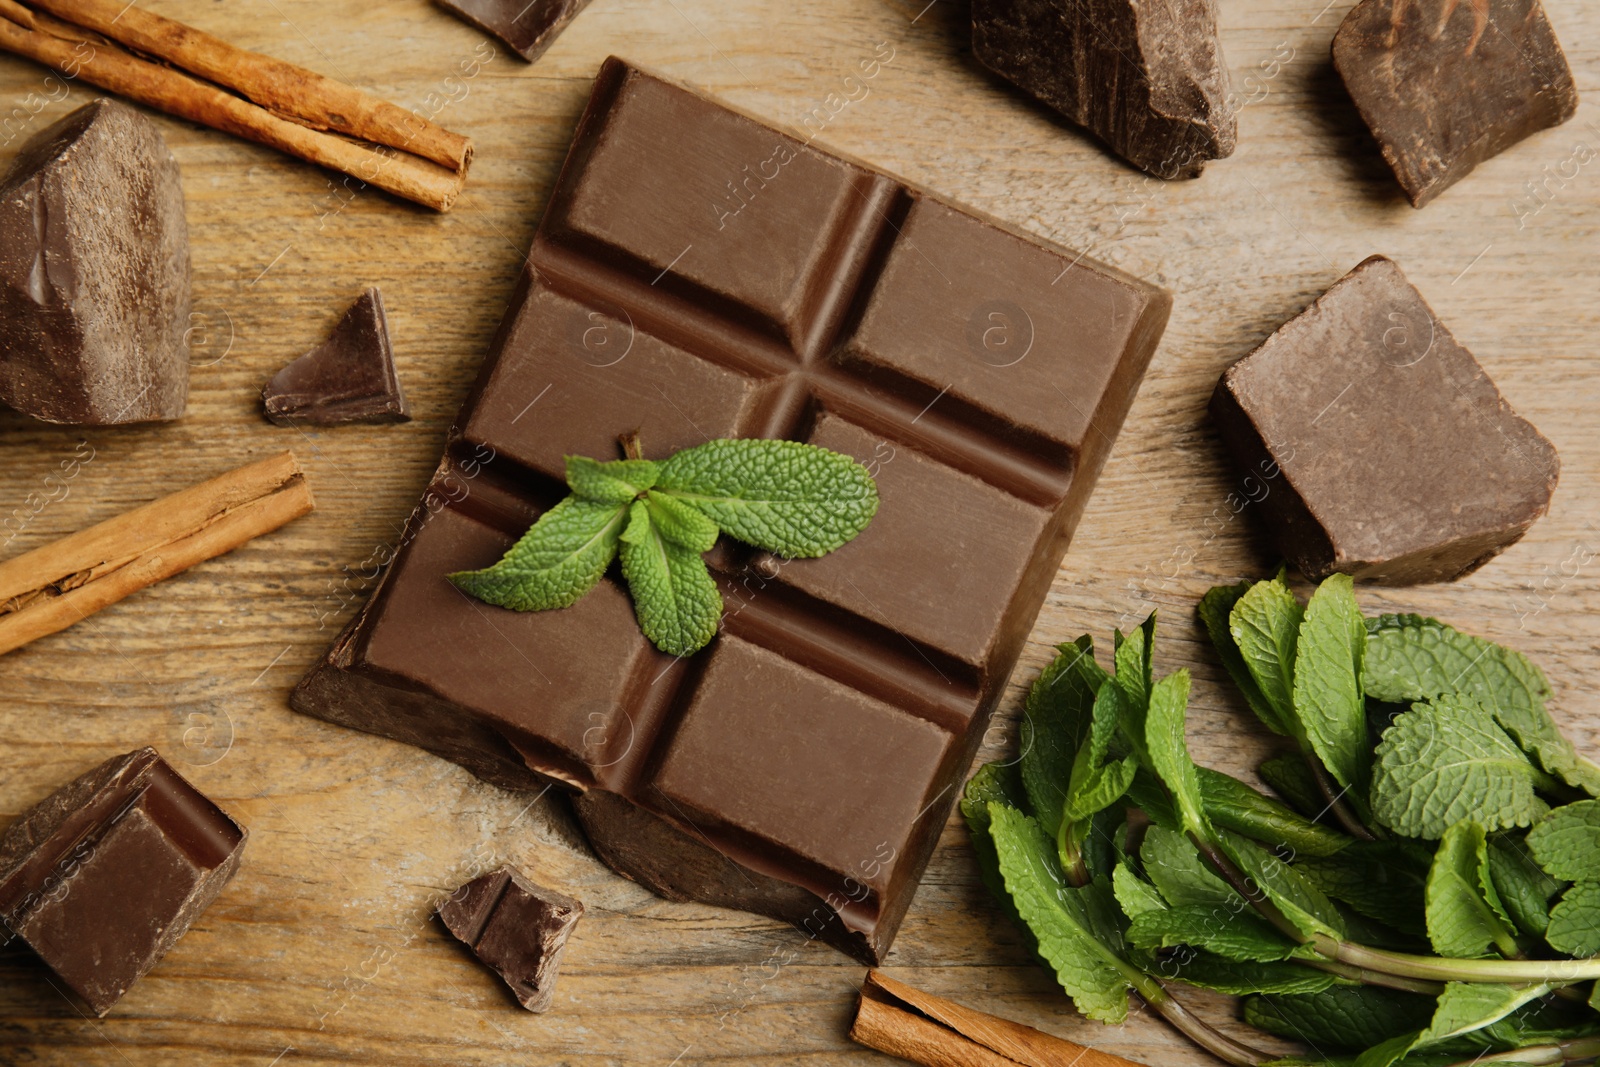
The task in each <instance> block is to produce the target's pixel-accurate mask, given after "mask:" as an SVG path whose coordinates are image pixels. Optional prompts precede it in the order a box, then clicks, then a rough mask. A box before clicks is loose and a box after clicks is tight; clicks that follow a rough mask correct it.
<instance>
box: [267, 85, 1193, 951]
mask: <svg viewBox="0 0 1600 1067" xmlns="http://www.w3.org/2000/svg"><path fill="white" fill-rule="evenodd" d="M528 263H529V268H528V269H527V270H526V271H525V272H524V273H523V276H522V278H521V280H520V282H519V284H518V288H517V292H516V293H515V295H514V296H513V298H512V304H511V309H510V310H509V311H508V313H507V316H506V319H505V321H504V322H503V323H502V325H501V328H500V332H499V334H498V336H497V337H496V340H495V343H494V346H493V348H492V350H491V352H490V355H489V358H488V361H487V362H486V364H485V366H484V369H483V372H482V374H481V375H480V376H479V380H478V384H477V385H476V386H475V388H474V390H473V392H472V395H471V396H470V397H469V398H468V399H467V402H466V404H465V406H464V407H463V409H462V413H461V416H460V417H459V419H458V420H457V423H456V426H455V428H454V429H453V430H452V432H451V438H450V444H449V447H448V450H447V453H446V456H445V458H444V461H443V462H442V463H441V465H440V468H439V472H438V474H437V475H436V476H435V478H434V481H433V483H432V485H431V486H430V487H429V490H428V493H427V494H426V496H425V497H424V501H423V504H422V505H421V506H419V507H418V509H417V510H416V512H415V513H414V514H413V516H412V520H411V522H410V524H409V526H408V528H407V533H406V543H405V545H404V547H403V549H402V550H401V551H400V552H399V553H398V555H397V557H396V559H395V562H394V563H393V565H392V566H391V568H390V570H389V572H388V573H387V574H386V575H385V577H384V579H383V582H382V583H381V585H380V587H379V589H378V590H377V592H376V593H375V594H374V595H373V598H372V600H371V602H370V603H369V604H368V605H367V607H366V608H365V609H364V610H363V611H362V612H361V614H360V615H359V616H358V617H357V618H356V619H355V620H354V621H353V622H352V623H351V624H350V626H349V627H348V628H347V629H346V630H345V632H344V633H343V634H341V635H340V637H339V638H338V640H337V641H336V642H335V643H334V647H333V648H332V649H331V650H330V651H329V654H328V657H327V659H326V661H325V662H324V663H322V664H320V665H319V666H318V667H316V668H314V669H313V670H312V671H311V672H310V673H309V674H308V675H307V676H306V678H305V679H304V680H303V681H302V682H301V684H300V686H299V687H298V688H297V689H296V691H295V694H294V696H293V698H292V703H293V704H294V706H295V707H296V708H297V709H299V710H301V711H304V712H306V713H308V714H312V715H317V716H320V717H322V718H325V719H329V720H332V721H335V722H341V723H344V724H346V725H350V726H355V727H357V728H359V729H365V730H369V731H372V732H374V733H380V734H383V735H385V736H388V737H394V738H398V739H401V740H404V741H408V742H410V743H412V744H416V745H420V746H422V747H424V748H427V749H429V750H430V751H433V752H436V753H438V754H440V755H442V756H445V757H446V758H449V759H452V760H455V761H457V762H459V763H461V764H463V765H464V766H466V767H468V768H469V769H471V770H472V771H473V772H474V773H476V774H478V775H480V776H481V777H483V778H485V779H486V780H488V781H491V782H496V783H498V784H501V785H504V786H507V787H511V788H529V789H533V788H539V787H541V786H542V785H543V784H544V783H545V782H547V781H548V780H549V779H551V778H554V779H556V780H559V781H561V782H563V783H566V784H567V785H569V786H571V787H572V788H573V789H574V790H575V792H576V794H577V795H576V800H575V804H576V808H577V811H578V814H579V817H580V819H581V821H582V822H583V824H584V828H585V830H586V832H587V833H588V835H589V838H590V841H591V843H592V844H593V845H594V846H595V849H596V851H597V852H598V853H599V854H600V856H601V858H602V859H604V860H605V861H606V862H607V863H609V864H611V865H612V866H613V867H614V868H616V869H617V870H618V871H620V872H621V873H622V874H624V875H626V876H628V877H630V878H634V879H636V880H638V881H640V882H642V883H644V884H646V885H648V886H650V887H651V888H652V889H655V890H656V891H657V892H660V893H662V894H663V895H665V896H668V897H671V898H673V899H694V900H700V901H704V902H707V903H714V904H723V905H728V906H733V907H740V908H746V909H748V910H752V911H758V912H762V913H764V914H768V915H774V916H777V917H779V918H783V919H787V920H789V921H791V922H795V923H797V924H799V925H801V926H802V927H803V928H805V929H807V930H808V931H810V932H811V933H813V934H814V935H816V936H819V937H821V938H824V939H826V940H827V941H829V942H830V943H833V944H836V945H838V946H840V947H842V948H845V949H846V950H848V951H851V952H853V953H854V954H856V955H858V956H860V957H862V958H865V959H869V960H877V959H880V958H881V957H882V955H883V954H884V953H885V952H886V951H887V950H888V948H889V944H890V942H891V940H892V939H893V936H894V932H895V929H896V928H897V927H898V925H899V922H900V919H901V918H902V916H903V915H904V913H905V910H906V907H907V906H908V905H909V904H910V901H911V897H912V895H913V893H914V892H915V889H916V883H917V880H918V878H919V877H920V876H921V873H922V869H923V867H924V866H925V865H926V863H927V860H928V856H929V854H930V853H931V851H932V848H933V845H934V842H935V840H936V839H937V837H938V834H939V830H940V828H941V827H942V826H943V825H944V822H945V819H946V817H947V816H948V813H949V810H950V806H951V804H952V803H953V801H954V800H955V797H956V794H957V792H958V791H959V787H960V783H961V779H962V777H963V775H964V773H965V771H966V769H967V767H968V765H969V764H970V762H971V760H972V757H973V754H974V752H975V751H976V748H977V746H978V743H979V741H980V740H981V736H982V733H983V730H984V728H985V726H986V725H987V723H988V719H989V716H990V713H991V712H992V711H993V709H994V705H995V703H996V701H997V700H998V698H999V695H1000V693H1001V692H1002V691H1003V689H1004V687H1005V683H1006V680H1007V677H1008V676H1009V674H1010V672H1011V669H1012V667H1013V666H1015V664H1016V660H1017V656H1018V654H1019V653H1020V651H1021V648H1022V644H1023V642H1024V640H1025V639H1026V637H1027V634H1028V631H1029V630H1030V629H1031V628H1032V626H1033V621H1034V618H1035V616H1036V615H1037V614H1038V610H1039V607H1040V605H1041V603H1042V602H1043V599H1044V596H1045V593H1046V592H1047V591H1048V589H1049V586H1050V582H1051V579H1052V578H1053V577H1054V575H1055V573H1056V571H1057V569H1058V568H1059V566H1060V562H1061V556H1062V553H1063V552H1064V551H1065V549H1066V544H1067V540H1068V538H1069V537H1070V535H1071V533H1072V530H1073V527H1074V526H1075V525H1076V523H1077V520H1078V516H1079V515H1080V513H1081V512H1082V510H1083V506H1084V503H1085V501H1086V500H1087V499H1088V496H1089V492H1090V490H1091V489H1092V487H1093V485H1094V481H1095V478H1096V477H1097V476H1098V474H1099V472H1100V468H1101V466H1102V465H1103V463H1104V461H1105V458H1106V455H1107V453H1108V452H1109V451H1110V447H1111V443H1112V440H1113V438H1114V437H1115V435H1116V433H1117V431H1118V430H1119V428H1120V427H1121V424H1122V420H1123V418H1124V416H1125V415H1126V414H1127V410H1128V406H1129V404H1130V403H1131V402H1132V398H1133V395H1134V392H1135V391H1136V389H1137V388H1138V383H1139V380H1140V378H1141V377H1142V375H1143V373H1144V370H1145V367H1146V366H1147V364H1148V363H1149V360H1150V356H1151V354H1152V352H1153V351H1154V349H1155V347H1156V344H1157V342H1158V341H1159V339H1160V336H1161V332H1162V330H1163V328H1164V327H1165V324H1166V319H1167V314H1168V312H1169V310H1170V307H1171V298H1170V296H1169V295H1168V294H1167V293H1166V292H1165V291H1163V290H1161V289H1159V288H1157V287H1155V286H1152V285H1149V284H1147V283H1144V282H1141V281H1139V280H1137V279H1134V278H1131V277H1128V276H1127V275H1124V274H1121V273H1120V272H1118V271H1116V270H1113V269H1112V268H1109V267H1106V266H1104V265H1102V264H1099V263H1096V262H1094V261H1092V260H1089V259H1086V258H1084V257H1082V256H1079V255H1075V254H1073V253H1071V252H1068V251H1066V250H1065V249H1061V248H1057V247H1055V246H1052V245H1048V244H1046V243H1045V242H1043V241H1040V240H1039V239H1037V238H1033V237H1029V236H1026V235H1023V234H1020V233H1017V232H1014V231H1012V230H1009V229H1007V228H1005V227H1004V226H1002V225H1001V224H999V223H997V222H995V221H993V220H991V219H987V218H984V217H981V216H978V215H976V214H974V213H972V212H970V211H967V210H965V209H962V208H959V207H956V206H953V205H950V204H947V203H945V202H943V201H940V200H938V199H937V198H935V197H933V196H931V195H929V194H928V193H926V192H924V191H922V190H919V189H916V188H913V187H910V186H908V185H906V184H904V183H903V182H901V181H900V180H899V179H896V178H893V177H891V176H889V175H886V174H883V173H881V172H878V171H875V170H872V169H870V168H867V167H865V166H863V165H861V164H858V163H854V162H851V161H848V160H845V159H841V158H839V157H838V156H835V155H831V154H828V153H825V152H822V151H820V150H818V149H817V148H816V147H814V146H812V145H810V144H808V143H802V142H801V141H798V140H796V139H795V138H793V137H791V136H789V135H788V134H785V133H783V132H781V131H779V130H776V129H773V128H771V127H769V126H767V125H764V124H763V123H761V122H759V121H757V120H755V119H752V118H750V117H747V116H745V115H743V114H741V113H739V112H736V111H734V110H731V109H729V108H727V107H724V106H722V105H721V104H718V103H717V102H715V101H714V100H711V99H709V98H707V97H705V96H703V95H700V94H698V93H696V92H694V91H692V90H689V89H686V88H683V87H681V86H678V85H675V84H673V83H671V82H668V81H665V80H663V79H661V78H658V77H656V76H654V75H652V74H649V73H647V72H644V71H642V70H639V69H638V68H635V67H633V66H630V65H629V64H627V63H625V62H623V61H621V60H618V59H615V58H613V59H610V60H607V61H606V63H605V65H604V66H603V67H602V68H601V70H600V74H599V77H598V79H597V80H596V83H595V89H594V95H593V98H592V99H591V101H590V103H589V107H588V109H587V111H586V112H585V113H584V116H583V119H582V121H581V123H580V124H579V128H578V131H577V134H576V136H575V138H574V141H573V146H572V150H571V153H570V154H569V156H568V159H567V163H566V167H565V169H564V170H563V171H562V175H561V178H560V181H559V182H558V183H557V187H556V190H555V192H554V194H553V196H552V198H551V201H550V205H549V207H548V208H547V210H546V212H545V217H544V219H543V221H542V223H541V225H540V228H539V232H538V234H537V235H536V237H535V238H534V242H533V248H532V251H531V252H530V253H529V257H528ZM633 430H637V431H638V432H639V435H640V438H641V440H642V441H643V443H644V450H645V454H646V455H648V456H652V457H656V456H665V455H668V454H670V453H672V452H674V451H676V450H678V449H681V448H686V447H690V446H693V445H697V444H701V443H702V442H704V441H707V440H711V439H714V438H719V437H782V438H789V439H792V440H799V441H808V442H811V443H813V444H817V445H821V446H824V447H827V448H831V449H834V450H836V451H839V452H843V453H846V454H848V455H851V456H854V457H855V458H857V459H859V460H860V461H861V462H862V463H864V464H866V465H867V467H868V469H869V470H871V471H872V473H873V475H874V477H875V479H876V481H877V483H878V490H879V494H880V497H881V505H880V507H879V510H878V514H877V516H876V518H874V519H873V521H872V523H871V524H870V525H869V526H868V527H867V529H866V530H865V532H863V533H862V534H861V536H860V537H858V538H857V539H856V540H854V541H852V542H851V543H849V544H847V545H845V546H844V547H843V548H841V549H839V550H838V551H836V552H833V553H831V554H829V555H828V556H825V557H823V558H820V559H812V560H784V559H778V558H775V557H772V556H769V555H766V554H764V553H759V552H756V551H754V550H752V549H748V548H747V547H745V546H741V545H738V544H732V543H728V542H726V541H724V542H723V543H721V544H719V545H718V547H717V548H716V549H715V550H713V552H712V553H711V556H710V561H711V564H712V569H713V572H714V573H715V574H716V576H717V579H718V581H719V583H720V584H721V585H722V588H723V595H724V601H725V605H726V612H725V614H724V616H723V621H722V627H721V633H720V635H719V636H718V637H717V638H716V639H714V640H713V641H712V643H711V644H710V645H709V646H708V647H706V648H705V649H704V650H702V651H701V652H700V653H698V654H696V655H694V656H692V657H690V658H688V659H683V660H675V659H673V658H672V657H669V656H666V655H663V654H662V653H660V652H658V651H656V650H655V649H654V648H653V647H652V646H651V645H650V643H649V642H648V641H647V640H646V639H645V638H644V636H643V635H642V634H641V633H640V632H639V628H638V625H637V623H636V622H635V621H634V618H633V610H632V604H631V602H630V601H629V599H628V596H627V594H626V591H625V589H624V588H623V587H622V585H621V584H620V579H619V577H618V576H617V575H615V574H613V575H611V576H610V577H608V578H607V579H606V580H605V581H603V582H602V583H601V585H600V586H599V587H598V588H597V589H596V590H595V591H593V592H591V593H589V594H588V595H587V596H585V597H584V598H583V599H582V600H580V601H578V602H577V603H576V604H574V605H573V606H571V607H569V608H565V609H562V610H560V611H553V612H535V613H527V614H518V613H515V612H511V611H505V610H502V609H500V608H495V607H491V606H489V605H486V604H483V603H480V602H478V601H476V600H472V599H470V598H468V597H467V596H465V595H464V594H462V593H460V592H458V591H457V590H456V589H455V588H454V587H453V586H452V585H450V584H449V583H448V582H447V581H446V580H445V577H444V576H445V575H446V574H447V573H449V572H451V571H456V570H464V569H470V568H477V567H483V566H487V565H488V564H490V563H493V562H494V561H495V560H496V559H498V558H499V557H500V556H501V555H502V554H503V553H504V552H505V551H506V549H507V548H509V547H510V546H511V544H513V543H514V542H515V540H516V539H517V538H518V537H519V536H520V535H521V534H522V533H523V531H525V530H526V529H527V527H528V526H529V524H530V523H531V522H532V521H533V520H534V519H535V518H536V517H537V516H538V514H539V513H540V512H541V511H542V510H543V509H545V508H547V507H549V506H551V505H552V504H554V503H555V502H556V501H557V500H559V499H560V498H561V497H562V496H563V495H565V491H566V490H565V486H564V485H563V483H562V477H563V471H564V463H563V457H564V456H565V455H569V454H578V455H588V456H593V457H596V458H601V459H609V458H612V457H614V456H616V455H617V443H616V442H617V437H618V435H620V434H624V433H627V432H629V431H633Z"/></svg>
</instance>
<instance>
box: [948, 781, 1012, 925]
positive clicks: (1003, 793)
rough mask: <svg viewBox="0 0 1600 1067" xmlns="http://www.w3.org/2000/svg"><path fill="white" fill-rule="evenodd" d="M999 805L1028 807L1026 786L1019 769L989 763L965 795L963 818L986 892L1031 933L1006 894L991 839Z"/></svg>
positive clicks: (962, 794) (969, 782) (963, 794)
mask: <svg viewBox="0 0 1600 1067" xmlns="http://www.w3.org/2000/svg"><path fill="white" fill-rule="evenodd" d="M991 803H998V804H1003V805H1006V806H1007V807H1012V808H1017V809H1019V810H1020V809H1021V808H1023V806H1024V804H1025V797H1024V796H1023V792H1022V782H1021V780H1020V779H1019V778H1018V776H1017V769H1016V767H1015V766H1012V765H1009V764H1004V763H985V764H984V765H983V766H982V767H979V768H978V773H977V774H974V775H973V776H972V777H971V778H970V779H968V781H967V787H966V789H964V790H962V793H961V816H962V818H964V819H965V820H966V822H967V829H968V831H969V832H970V834H971V838H972V851H973V855H974V857H975V859H976V860H977V864H978V878H979V880H980V881H982V882H983V885H984V888H986V889H988V890H989V894H990V895H991V896H992V897H994V899H995V900H996V901H998V902H999V904H1000V907H1001V909H1002V910H1003V911H1005V912H1006V914H1007V916H1008V917H1009V918H1010V919H1011V920H1012V922H1013V923H1015V925H1016V927H1017V929H1018V930H1021V931H1023V932H1024V933H1026V932H1027V929H1028V927H1027V925H1026V924H1025V923H1023V921H1022V916H1020V915H1018V914H1017V909H1016V906H1015V905H1014V904H1012V903H1011V895H1010V894H1009V893H1007V892H1006V883H1005V879H1004V878H1003V877H1002V876H1001V874H1000V857H999V855H998V854H997V853H996V852H995V848H994V839H993V838H992V837H990V836H989V805H990V804H991Z"/></svg>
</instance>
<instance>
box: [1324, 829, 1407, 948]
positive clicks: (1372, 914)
mask: <svg viewBox="0 0 1600 1067" xmlns="http://www.w3.org/2000/svg"><path fill="white" fill-rule="evenodd" d="M1432 860H1433V857H1432V856H1430V855H1429V854H1428V850H1427V849H1425V848H1423V847H1421V846H1420V845H1417V844H1416V843H1415V842H1410V841H1400V840H1389V841H1358V842H1354V843H1352V844H1351V845H1350V846H1349V847H1347V848H1346V849H1345V850H1344V851H1343V852H1340V853H1339V854H1338V855H1337V856H1331V857H1328V858H1326V859H1321V858H1317V857H1308V858H1305V859H1296V861H1295V865H1294V869H1295V870H1296V871H1299V872H1300V874H1301V876H1302V877H1304V878H1305V879H1306V880H1307V881H1309V882H1310V883H1311V884H1312V885H1313V886H1315V887H1316V888H1317V889H1319V890H1321V892H1322V894H1323V895H1324V896H1326V897H1329V898H1330V899H1333V900H1337V901H1339V902H1340V903H1342V904H1345V905H1348V906H1349V907H1350V908H1351V909H1352V910H1353V911H1355V912H1356V913H1357V914H1359V915H1364V916H1366V917H1367V918H1369V919H1372V920H1374V921H1376V922H1379V923H1383V924H1384V925H1385V926H1388V927H1390V928H1392V929H1394V930H1398V931H1399V932H1400V933H1402V934H1405V935H1407V936H1408V937H1411V938H1426V937H1427V936H1428V927H1427V923H1426V921H1425V918H1424V916H1425V912H1426V907H1427V898H1426V893H1425V889H1426V886H1427V881H1428V870H1429V868H1430V866H1431V864H1432Z"/></svg>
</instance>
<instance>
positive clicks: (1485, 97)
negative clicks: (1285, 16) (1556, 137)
mask: <svg viewBox="0 0 1600 1067" xmlns="http://www.w3.org/2000/svg"><path fill="white" fill-rule="evenodd" d="M1333 65H1334V68H1335V69H1336V70H1338V72H1339V77H1340V78H1342V79H1343V80H1344V84H1345V88H1346V89H1348V90H1349V92H1350V96H1351V98H1352V99H1353V100H1354V101H1355V104H1356V108H1357V109H1358V110H1359V111H1360V112H1361V118H1362V119H1363V121H1365V122H1366V124H1367V127H1368V129H1370V130H1371V131H1372V136H1373V137H1375V138H1376V139H1377V141H1378V147H1379V148H1381V149H1382V150H1383V157H1384V158H1385V159H1387V160H1388V161H1389V165H1390V166H1391V167H1393V168H1394V174H1395V177H1396V178H1397V179H1398V180H1399V182H1400V186H1401V188H1402V189H1404V190H1405V194H1406V196H1407V197H1408V198H1409V199H1410V200H1411V204H1412V206H1413V207H1421V206H1423V205H1424V204H1426V203H1428V201H1430V200H1432V199H1433V198H1434V197H1436V196H1438V195H1439V194H1440V193H1442V192H1444V191H1445V190H1446V189H1448V188H1449V187H1450V186H1452V185H1454V184H1455V183H1456V182H1458V181H1460V180H1461V179H1462V178H1464V177H1466V176H1467V174H1468V172H1470V171H1471V170H1472V168H1473V167H1476V166H1477V165H1478V164H1479V163H1482V162H1483V161H1484V160H1486V159H1488V158H1489V157H1491V156H1494V155H1496V154H1498V153H1500V152H1503V151H1505V150H1506V149H1507V148H1510V147H1511V146H1512V145H1514V144H1516V143H1517V142H1518V141H1520V140H1522V139H1523V138H1524V137H1528V136H1530V135H1531V134H1534V133H1537V132H1538V131H1540V130H1543V129H1547V128H1548V127H1551V126H1559V125H1560V124H1561V123H1563V122H1566V121H1567V120H1568V119H1570V118H1571V117H1572V116H1573V113H1574V112H1576V111H1577V109H1578V91H1577V89H1576V87H1575V86H1574V85H1573V82H1572V71H1571V69H1570V68H1568V66H1567V57H1566V56H1565V55H1563V54H1562V52H1561V43H1560V42H1559V41H1557V40H1556V35H1555V31H1554V30H1552V29H1551V28H1550V22H1549V20H1548V19H1546V18H1545V14H1544V8H1543V6H1541V4H1540V3H1539V0H1362V2H1361V3H1359V4H1357V5H1356V6H1355V7H1354V8H1353V9H1352V10H1351V12H1350V14H1348V15H1346V16H1345V19H1344V22H1342V23H1341V24H1340V25H1339V32H1338V33H1337V34H1335V35H1334V38H1333Z"/></svg>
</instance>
